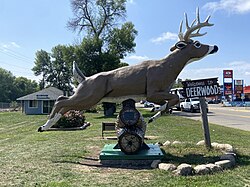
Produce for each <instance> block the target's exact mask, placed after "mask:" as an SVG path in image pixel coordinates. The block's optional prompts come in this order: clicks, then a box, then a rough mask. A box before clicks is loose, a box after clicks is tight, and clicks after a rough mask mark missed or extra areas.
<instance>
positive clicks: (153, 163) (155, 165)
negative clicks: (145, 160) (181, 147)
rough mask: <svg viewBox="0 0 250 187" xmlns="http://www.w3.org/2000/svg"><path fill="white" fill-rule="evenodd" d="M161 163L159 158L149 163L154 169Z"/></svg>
mask: <svg viewBox="0 0 250 187" xmlns="http://www.w3.org/2000/svg"><path fill="white" fill-rule="evenodd" d="M160 163H161V160H154V161H153V162H152V163H151V168H153V169H155V168H158V165H159V164H160Z"/></svg>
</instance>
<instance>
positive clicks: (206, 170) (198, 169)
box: [194, 164, 211, 175]
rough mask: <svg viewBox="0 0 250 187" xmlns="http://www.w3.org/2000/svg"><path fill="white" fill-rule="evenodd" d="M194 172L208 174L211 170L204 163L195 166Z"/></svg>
mask: <svg viewBox="0 0 250 187" xmlns="http://www.w3.org/2000/svg"><path fill="white" fill-rule="evenodd" d="M194 172H195V174H197V175H206V174H209V173H210V172H211V170H210V169H209V168H208V167H207V166H206V165H204V164H202V165H197V166H196V167H194Z"/></svg>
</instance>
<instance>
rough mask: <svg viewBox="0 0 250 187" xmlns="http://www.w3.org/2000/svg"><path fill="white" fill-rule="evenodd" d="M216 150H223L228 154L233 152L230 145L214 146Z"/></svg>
mask: <svg viewBox="0 0 250 187" xmlns="http://www.w3.org/2000/svg"><path fill="white" fill-rule="evenodd" d="M216 148H217V149H221V150H225V151H228V152H233V146H231V145H230V144H218V145H217V146H216Z"/></svg>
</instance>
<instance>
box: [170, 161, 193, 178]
mask: <svg viewBox="0 0 250 187" xmlns="http://www.w3.org/2000/svg"><path fill="white" fill-rule="evenodd" d="M173 173H175V174H176V175H181V176H187V175H192V174H193V168H192V166H191V165H189V164H186V163H183V164H181V165H179V166H178V167H177V169H176V170H174V171H173Z"/></svg>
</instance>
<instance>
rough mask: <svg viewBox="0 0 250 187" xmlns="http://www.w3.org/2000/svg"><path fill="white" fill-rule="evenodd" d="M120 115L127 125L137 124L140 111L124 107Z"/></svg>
mask: <svg viewBox="0 0 250 187" xmlns="http://www.w3.org/2000/svg"><path fill="white" fill-rule="evenodd" d="M119 116H120V119H121V121H122V122H123V123H124V124H125V125H126V126H127V127H131V126H133V125H135V124H136V123H137V122H138V121H139V119H140V113H139V112H138V110H136V109H135V108H124V109H122V110H121V111H120V114H119Z"/></svg>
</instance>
